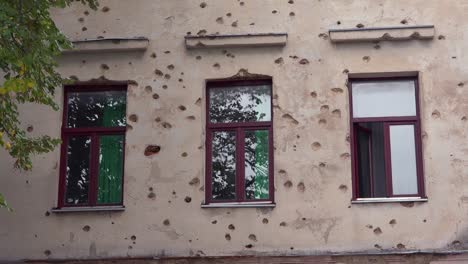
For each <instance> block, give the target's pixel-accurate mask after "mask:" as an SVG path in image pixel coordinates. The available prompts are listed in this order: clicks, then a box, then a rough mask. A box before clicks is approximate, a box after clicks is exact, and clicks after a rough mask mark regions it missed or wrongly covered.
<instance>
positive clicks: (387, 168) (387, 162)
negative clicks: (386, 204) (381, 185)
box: [383, 122, 393, 197]
mask: <svg viewBox="0 0 468 264" xmlns="http://www.w3.org/2000/svg"><path fill="white" fill-rule="evenodd" d="M390 123H391V122H384V123H383V125H384V158H385V176H386V178H385V182H386V191H387V197H392V196H393V186H392V161H391V153H390V151H391V150H390Z"/></svg>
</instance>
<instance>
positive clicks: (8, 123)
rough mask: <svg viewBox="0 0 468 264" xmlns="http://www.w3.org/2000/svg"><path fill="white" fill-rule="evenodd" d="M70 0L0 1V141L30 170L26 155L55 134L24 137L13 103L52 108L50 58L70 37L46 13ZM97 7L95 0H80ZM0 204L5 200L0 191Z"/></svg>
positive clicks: (48, 146) (47, 146) (47, 147)
mask: <svg viewBox="0 0 468 264" xmlns="http://www.w3.org/2000/svg"><path fill="white" fill-rule="evenodd" d="M73 2H77V1H73V0H1V1H0V74H1V76H0V147H3V148H4V149H5V150H6V151H8V153H9V154H10V155H11V156H12V157H13V158H14V159H15V162H14V166H15V168H18V169H22V170H31V168H32V163H31V156H32V155H35V154H41V153H46V152H49V151H52V150H53V149H54V148H55V147H56V146H57V145H58V144H59V143H60V140H59V139H54V138H51V137H50V136H47V135H44V136H40V137H29V136H28V135H27V134H26V132H25V131H24V128H23V127H22V126H21V122H20V119H19V112H18V106H19V105H21V104H24V103H37V104H42V105H46V106H49V107H51V108H52V109H54V110H58V105H57V104H56V103H55V102H54V90H55V89H56V88H57V87H60V85H61V84H62V82H63V79H62V78H61V76H60V75H59V74H58V72H57V71H56V67H57V62H56V58H57V56H58V55H59V54H60V53H61V51H62V50H64V49H69V48H71V43H70V42H69V41H68V40H67V38H66V37H65V36H64V35H63V34H62V33H61V32H60V30H59V29H58V28H57V26H56V25H55V23H54V21H53V20H52V18H51V16H50V9H51V8H65V7H67V6H70V5H71V4H72V3H73ZM78 2H81V3H82V4H85V5H88V6H90V7H91V8H93V9H96V8H97V5H98V3H97V0H80V1H78ZM0 207H6V202H5V199H4V198H3V196H2V195H1V194H0Z"/></svg>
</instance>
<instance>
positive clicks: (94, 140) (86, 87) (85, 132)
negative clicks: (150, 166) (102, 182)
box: [57, 84, 127, 208]
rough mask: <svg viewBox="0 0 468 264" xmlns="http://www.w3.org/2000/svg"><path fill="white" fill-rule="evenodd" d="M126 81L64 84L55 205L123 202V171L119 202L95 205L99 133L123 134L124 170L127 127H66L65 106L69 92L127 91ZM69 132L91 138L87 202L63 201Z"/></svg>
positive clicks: (90, 204)
mask: <svg viewBox="0 0 468 264" xmlns="http://www.w3.org/2000/svg"><path fill="white" fill-rule="evenodd" d="M126 90H127V85H126V84H80V85H66V86H64V95H63V116H62V132H61V137H62V144H61V147H60V176H59V192H58V200H57V201H58V202H57V208H63V207H95V206H99V207H106V206H119V205H123V203H124V200H123V198H124V195H123V194H124V182H125V181H124V179H125V173H123V174H122V197H121V203H118V204H99V205H97V195H98V193H97V192H98V166H99V157H98V155H99V154H98V153H99V136H103V135H122V136H123V138H124V142H123V157H124V162H123V167H122V170H123V171H125V132H126V130H127V128H126V127H79V128H69V127H67V110H68V102H67V98H68V94H69V93H72V92H99V91H102V92H105V91H126ZM70 136H89V137H90V138H91V150H90V151H91V153H90V162H89V166H90V175H89V187H88V204H76V205H74V204H66V203H65V192H66V186H65V185H66V167H67V165H66V164H67V144H68V138H69V137H70Z"/></svg>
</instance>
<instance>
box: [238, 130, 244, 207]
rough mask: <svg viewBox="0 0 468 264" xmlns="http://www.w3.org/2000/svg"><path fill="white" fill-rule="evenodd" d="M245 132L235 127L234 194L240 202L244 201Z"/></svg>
mask: <svg viewBox="0 0 468 264" xmlns="http://www.w3.org/2000/svg"><path fill="white" fill-rule="evenodd" d="M244 138H245V133H244V129H242V128H237V129H236V139H237V140H236V145H237V146H236V160H237V163H236V195H237V201H238V202H242V201H245V189H244V186H245V168H244V162H245V147H244V145H245V144H244V141H245V139H244Z"/></svg>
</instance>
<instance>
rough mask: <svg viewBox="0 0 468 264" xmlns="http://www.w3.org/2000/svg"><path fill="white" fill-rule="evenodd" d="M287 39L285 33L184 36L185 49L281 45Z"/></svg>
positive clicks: (283, 44) (284, 43)
mask: <svg viewBox="0 0 468 264" xmlns="http://www.w3.org/2000/svg"><path fill="white" fill-rule="evenodd" d="M287 40H288V34H286V33H265V34H244V35H205V36H185V47H186V48H187V49H206V48H236V47H283V46H286V42H287Z"/></svg>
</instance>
